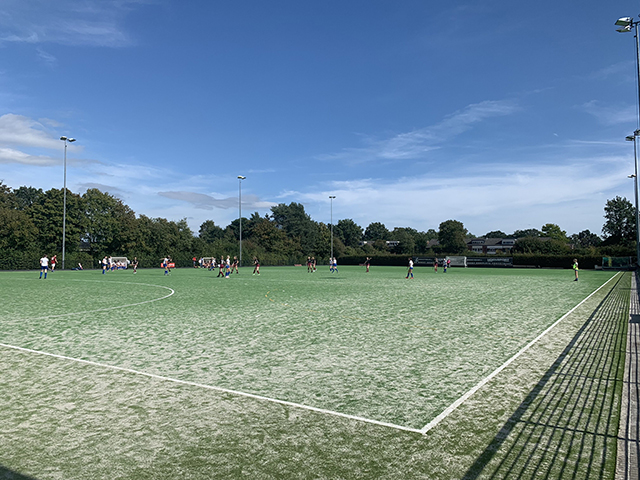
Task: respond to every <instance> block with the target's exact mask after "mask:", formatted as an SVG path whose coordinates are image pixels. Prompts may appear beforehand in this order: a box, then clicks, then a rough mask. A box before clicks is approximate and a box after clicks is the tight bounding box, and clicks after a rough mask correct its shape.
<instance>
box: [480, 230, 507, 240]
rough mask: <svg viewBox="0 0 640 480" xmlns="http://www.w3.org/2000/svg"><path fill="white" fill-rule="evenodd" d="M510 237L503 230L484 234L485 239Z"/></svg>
mask: <svg viewBox="0 0 640 480" xmlns="http://www.w3.org/2000/svg"><path fill="white" fill-rule="evenodd" d="M506 237H508V235H507V234H506V233H504V232H503V231H502V230H493V231H491V232H487V233H485V234H484V238H506Z"/></svg>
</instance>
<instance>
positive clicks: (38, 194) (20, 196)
mask: <svg viewBox="0 0 640 480" xmlns="http://www.w3.org/2000/svg"><path fill="white" fill-rule="evenodd" d="M69 193H70V192H69V191H68V190H67V194H69ZM13 195H14V197H15V199H16V208H17V209H18V210H25V209H27V208H29V207H31V206H33V205H34V204H36V203H38V201H39V200H40V199H41V198H42V197H43V196H44V192H43V191H42V189H41V188H34V187H20V188H18V189H17V190H14V191H13Z"/></svg>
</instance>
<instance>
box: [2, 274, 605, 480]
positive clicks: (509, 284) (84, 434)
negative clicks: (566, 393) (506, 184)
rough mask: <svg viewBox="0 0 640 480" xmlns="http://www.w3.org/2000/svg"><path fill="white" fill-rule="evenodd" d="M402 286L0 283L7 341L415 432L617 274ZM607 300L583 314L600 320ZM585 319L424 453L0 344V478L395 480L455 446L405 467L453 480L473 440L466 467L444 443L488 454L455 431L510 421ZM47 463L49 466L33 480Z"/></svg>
mask: <svg viewBox="0 0 640 480" xmlns="http://www.w3.org/2000/svg"><path fill="white" fill-rule="evenodd" d="M405 273H406V270H405V269H401V268H393V267H378V268H375V267H373V268H372V271H371V272H370V273H368V274H367V273H365V272H364V269H363V268H358V267H341V268H340V272H339V273H338V274H330V273H329V272H328V271H327V269H326V268H321V269H320V270H319V271H318V272H316V273H313V274H309V273H307V272H306V269H304V270H303V269H302V268H295V267H282V268H263V269H262V274H261V275H260V276H253V275H251V274H250V270H248V269H246V270H242V271H241V273H240V274H239V275H236V274H233V275H232V278H229V279H220V278H216V277H215V275H216V274H214V273H212V272H208V271H206V270H196V269H193V270H192V269H181V270H175V271H173V272H172V274H171V275H170V276H164V275H163V272H162V270H140V271H139V273H138V274H136V275H133V274H132V272H131V271H117V272H112V273H109V274H107V275H101V274H100V273H99V272H96V271H84V272H55V273H53V274H50V275H49V278H48V279H47V280H46V281H45V280H44V279H43V280H38V278H37V273H34V272H11V273H2V274H0V289H1V291H2V292H3V310H2V315H1V316H0V325H1V329H0V343H2V344H5V345H7V346H16V347H22V348H27V349H32V350H36V351H42V352H47V353H51V354H56V355H62V356H66V357H71V358H75V359H83V360H88V361H92V362H97V363H99V364H103V365H110V366H116V367H121V368H126V369H131V370H135V371H139V372H145V373H149V374H155V375H159V376H162V377H168V378H172V379H177V380H182V381H188V382H193V383H195V384H199V385H206V386H214V387H220V388H224V389H230V390H235V391H239V392H245V393H250V394H255V395H259V396H262V397H267V398H269V399H275V400H282V401H288V402H294V403H297V404H301V405H305V406H309V407H314V408H319V409H325V410H327V411H331V412H337V413H341V414H348V415H354V416H357V417H363V418H365V419H370V420H373V421H379V422H385V423H390V424H394V425H397V426H398V427H406V428H414V429H420V428H421V427H423V426H424V425H426V424H427V423H428V422H429V421H430V420H432V419H433V418H434V417H435V416H436V415H438V414H439V413H440V412H442V411H443V410H444V409H445V408H446V407H447V406H448V405H450V404H451V403H452V402H453V401H455V400H456V399H457V398H459V397H460V395H462V394H463V393H464V392H466V391H468V390H469V388H471V387H473V386H474V385H476V384H477V383H478V381H480V380H481V379H482V378H484V377H485V376H486V375H487V374H489V373H490V372H492V371H493V370H495V369H496V368H497V367H498V366H500V365H502V364H503V363H504V361H505V360H507V359H508V358H510V357H511V356H512V355H513V354H514V353H515V352H517V351H518V350H519V349H521V348H522V347H523V346H524V345H526V344H527V343H528V342H529V341H531V340H532V339H534V338H535V337H537V336H538V335H539V334H540V332H542V331H544V330H545V329H546V328H547V327H548V326H549V325H551V324H552V323H554V322H555V321H556V320H557V319H558V318H560V317H561V316H563V315H564V314H565V313H566V312H568V311H569V310H570V309H571V308H573V307H574V306H576V305H577V304H578V303H579V302H580V301H582V300H583V299H584V298H586V297H587V296H588V295H589V294H591V293H592V292H594V291H595V290H596V289H597V288H598V287H599V286H600V285H602V284H603V283H604V282H605V281H606V280H608V279H609V278H611V276H612V273H610V272H591V271H590V272H581V278H580V281H579V282H573V281H572V272H570V271H562V270H516V269H504V270H501V269H500V270H499V269H475V270H472V269H451V270H450V271H449V272H447V273H446V274H444V273H442V272H439V273H437V274H436V273H434V272H433V271H432V270H431V269H421V268H417V269H416V270H415V278H414V279H413V280H407V279H405V278H404V275H405ZM609 288H610V287H606V288H604V289H603V290H602V291H600V292H598V294H596V295H594V297H593V298H592V299H591V300H590V301H589V302H587V303H586V304H585V305H584V307H582V309H586V311H588V310H589V308H592V309H593V308H595V307H594V305H597V304H598V303H597V302H599V301H600V300H602V299H604V298H605V297H604V295H605V293H606V291H607V289H609ZM172 292H173V293H172ZM167 295H169V296H167ZM145 302H146V303H145ZM589 305H591V306H589ZM581 311H582V310H581V309H579V310H578V311H576V313H575V314H573V315H572V316H570V317H569V318H568V319H567V321H566V325H561V326H559V327H556V328H557V331H556V329H554V330H553V331H552V332H550V334H549V336H550V337H551V338H549V339H545V341H544V342H542V345H540V346H537V347H536V349H532V352H530V353H527V355H525V356H523V359H522V361H523V362H530V364H529V363H524V364H523V363H522V362H521V363H519V364H518V365H515V366H514V368H513V369H511V370H509V372H506V373H505V374H504V376H503V378H501V379H496V380H497V381H496V382H494V383H493V384H492V387H491V388H492V389H493V390H491V391H492V392H498V397H504V398H500V400H499V401H496V400H495V399H494V400H490V398H489V397H491V394H489V393H487V392H484V393H482V394H479V395H477V396H476V397H472V399H470V402H469V405H465V406H464V407H463V408H461V409H460V411H458V412H456V413H455V414H454V415H452V417H451V418H450V419H448V420H447V422H445V423H444V425H443V426H441V427H438V428H436V429H434V430H433V431H431V432H429V434H428V435H426V436H422V435H419V434H415V433H411V432H405V431H402V430H396V429H394V428H389V427H383V426H380V425H375V424H367V423H366V422H360V421H357V420H350V419H346V418H343V417H337V416H333V415H331V414H329V413H327V414H323V413H319V412H309V411H305V410H303V409H300V408H297V407H292V406H287V405H283V404H278V403H273V402H269V401H267V400H257V399H255V398H247V397H241V396H238V395H234V394H229V393H224V392H220V391H218V392H216V391H212V390H206V389H203V388H199V387H197V386H194V385H184V384H182V385H181V384H176V383H172V382H168V381H165V380H161V379H158V378H155V379H153V378H149V377H143V376H140V375H135V374H131V373H128V372H124V371H113V370H109V369H106V368H102V367H100V366H98V365H89V364H81V363H78V362H73V361H69V360H64V359H61V358H55V357H45V356H42V355H37V354H34V353H29V352H26V351H19V350H15V349H11V348H8V347H4V348H2V347H0V359H1V360H2V362H0V365H2V367H3V376H1V377H0V378H2V380H0V388H3V389H4V391H5V392H7V394H5V396H4V397H3V398H4V399H3V398H0V407H2V411H4V412H5V413H4V414H1V413H0V415H2V417H0V421H2V423H4V424H5V426H7V427H8V428H9V433H6V432H7V430H5V433H4V434H3V433H0V446H3V447H4V446H6V442H10V443H11V444H12V446H11V448H9V449H8V450H6V451H7V452H10V453H9V454H4V455H3V454H2V453H0V465H5V467H6V468H7V469H11V471H21V470H20V468H24V470H22V471H21V472H23V473H25V474H33V475H36V476H43V475H44V477H43V478H45V477H46V478H71V476H73V475H71V476H69V475H68V474H69V473H73V474H75V478H87V477H85V476H84V475H86V472H92V471H94V472H95V475H96V477H95V478H101V476H100V473H101V472H104V469H105V468H106V469H108V468H109V465H111V467H112V468H115V469H116V470H117V471H119V472H120V473H119V474H118V475H119V476H120V477H122V478H154V477H155V478H159V477H158V476H160V477H162V476H164V475H165V473H166V476H167V477H170V476H175V475H176V472H181V473H180V475H178V476H183V477H184V478H189V477H190V476H191V477H193V478H203V477H206V476H207V473H206V472H209V474H210V473H211V472H212V471H217V472H218V473H219V475H220V476H224V477H235V476H238V477H241V476H245V475H248V474H249V472H252V473H251V475H258V474H260V475H261V476H263V477H264V478H270V477H271V478H282V477H291V478H310V477H311V478H323V477H324V478H358V477H360V478H371V475H372V474H373V472H377V473H376V475H377V476H383V477H384V476H392V472H395V471H397V469H398V468H402V465H400V464H396V463H395V462H398V461H400V460H399V459H403V460H402V461H404V462H410V460H409V459H408V458H407V457H406V455H407V453H408V452H414V454H413V455H414V456H416V455H417V456H418V457H420V456H424V455H425V452H423V451H422V448H424V447H425V442H426V443H427V444H429V442H432V443H433V442H434V439H436V438H437V437H438V436H439V435H442V433H439V432H448V433H447V435H446V436H447V439H446V441H443V440H442V439H441V440H440V450H438V449H437V448H436V449H433V450H432V451H430V452H429V453H428V454H427V455H426V457H424V458H423V460H424V461H426V460H427V459H428V465H415V464H413V462H410V463H412V465H411V468H410V469H409V471H411V472H414V473H415V474H426V473H427V472H431V473H430V475H432V476H431V477H424V478H460V476H459V475H460V472H464V466H465V465H467V467H468V466H469V465H471V464H473V459H474V455H475V454H476V453H477V452H478V448H479V447H480V446H482V442H480V444H479V445H478V444H477V443H478V441H477V440H476V441H463V442H462V444H458V443H454V444H452V445H454V446H453V447H451V448H453V451H457V449H461V450H460V451H459V453H458V454H453V456H452V454H451V448H449V449H448V448H444V446H443V442H444V443H447V442H449V443H451V440H452V439H451V431H452V429H453V431H454V432H457V435H459V438H460V439H464V438H465V435H466V434H467V433H468V432H474V436H475V437H476V438H480V439H482V438H484V437H486V438H487V439H490V436H489V437H487V435H489V433H491V432H492V430H491V427H490V428H489V429H488V430H487V429H486V426H485V427H483V426H482V425H479V424H477V422H476V421H474V419H471V418H468V419H467V420H466V421H465V412H468V409H469V408H474V409H479V411H480V412H494V413H495V411H494V410H495V407H496V405H498V404H499V403H500V402H501V401H502V402H506V405H507V406H505V407H501V409H500V411H501V413H500V414H497V415H492V416H491V418H490V419H486V420H487V421H486V422H485V423H488V424H489V425H493V424H494V423H495V425H494V427H495V426H496V425H498V424H499V422H500V419H501V418H502V417H504V416H507V417H508V415H507V414H508V413H509V407H508V405H517V401H518V400H519V399H520V400H521V398H520V397H521V396H523V395H524V396H526V394H525V392H526V389H527V387H529V386H531V385H532V384H535V381H538V377H537V376H536V375H538V374H539V372H541V371H544V369H546V368H548V367H549V365H550V364H551V363H552V362H553V361H554V360H555V358H556V357H554V356H553V355H554V354H555V353H557V352H561V348H564V347H565V346H566V344H567V341H568V340H569V339H570V338H571V336H572V335H575V333H576V331H577V330H578V329H579V326H580V325H581V322H583V323H584V320H585V319H584V316H583V317H580V312H581ZM582 315H584V312H583V313H582ZM545 342H546V343H545ZM545 345H546V347H545ZM544 348H548V349H551V352H554V353H549V352H548V351H545V350H544ZM559 349H560V350H559ZM541 352H542V353H541ZM547 357H548V358H547ZM518 368H520V369H521V370H522V371H519V370H518ZM541 369H542V370H541ZM531 372H534V373H531ZM509 375H511V377H509ZM514 375H515V376H514ZM532 382H533V383H532ZM487 395H489V397H487ZM483 396H484V397H486V398H485V399H484V400H482V401H484V402H487V403H488V404H487V405H484V407H483V405H478V402H481V399H482V398H483ZM514 402H516V403H514ZM18 406H21V408H18ZM483 408H484V409H483ZM24 411H27V412H29V413H22V414H21V415H22V416H23V417H24V418H22V417H20V414H19V412H24ZM6 412H13V413H15V414H17V415H18V417H17V418H16V417H15V416H14V417H12V418H7V413H6ZM480 418H482V416H480ZM496 422H497V423H496ZM28 432H31V433H33V435H30V434H29V433H28ZM92 432H94V433H92ZM136 432H137V433H136ZM478 432H482V434H479V433H478ZM14 435H15V440H18V441H19V442H20V443H22V444H23V447H19V446H17V444H14V443H13V440H12V438H13V436H14ZM483 435H484V437H483ZM91 438H94V439H95V440H96V442H97V444H95V445H94V444H92V443H91V441H89V440H90V439H91ZM69 439H72V440H73V441H69ZM88 439H89V440H88ZM118 439H120V440H121V441H120V440H118ZM435 444H436V445H437V444H438V442H435ZM70 445H71V446H70ZM101 445H102V446H104V447H105V450H104V451H103V452H102V453H100V454H98V453H97V452H98V451H99V450H100V449H101V448H102V447H101ZM138 448H140V452H138V453H136V452H137V449H138ZM2 451H3V449H0V452H2ZM480 451H481V450H480ZM28 452H32V453H28ZM33 452H35V453H33ZM90 452H94V455H93V456H94V457H96V458H100V459H101V462H103V464H102V465H101V466H95V463H92V461H91V460H90V457H92V455H91V453H90ZM338 452H339V455H340V456H343V457H344V461H341V460H340V459H339V458H337V457H336V455H338ZM393 452H395V453H393ZM49 456H54V457H55V456H57V457H56V458H61V459H63V458H65V457H66V458H67V459H68V460H67V461H66V462H62V460H61V461H58V462H51V461H50V459H49V461H48V460H47V459H48V458H49ZM88 457H89V458H88ZM452 458H453V459H457V460H455V461H454V460H452ZM80 459H82V461H80ZM438 459H439V460H438ZM61 462H62V463H61ZM47 464H49V465H54V464H55V465H56V467H55V468H53V469H52V470H51V471H48V470H47V469H46V468H45V469H44V470H43V465H47ZM65 465H66V466H65ZM83 465H84V466H83ZM92 465H93V466H94V469H93V470H92ZM296 465H297V466H296ZM347 466H348V467H347ZM1 468H2V467H0V472H2V470H1ZM163 472H165V473H163ZM445 472H450V474H451V475H453V476H450V477H448V476H446V475H447V474H446V473H445ZM454 472H458V473H454ZM307 474H308V475H307ZM118 475H114V477H113V478H117V476H118ZM408 475H409V474H408ZM455 475H458V476H455ZM409 476H411V475H409ZM418 478H419V475H418Z"/></svg>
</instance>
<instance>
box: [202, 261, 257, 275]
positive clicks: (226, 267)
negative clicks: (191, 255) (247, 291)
mask: <svg viewBox="0 0 640 480" xmlns="http://www.w3.org/2000/svg"><path fill="white" fill-rule="evenodd" d="M201 260H202V263H200V262H198V263H199V265H200V266H202V267H203V268H208V269H209V271H211V270H215V269H216V268H218V275H217V277H216V278H218V277H222V278H229V277H230V276H231V274H232V273H233V272H234V271H235V272H236V273H240V270H238V266H239V265H240V262H239V261H238V257H237V256H235V255H234V256H233V260H231V256H230V255H227V257H226V258H224V255H223V256H222V257H220V262H219V263H218V262H216V258H215V257H212V258H211V260H210V261H205V260H204V258H202V259H201ZM253 275H260V260H258V258H257V257H253Z"/></svg>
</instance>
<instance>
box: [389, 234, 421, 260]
mask: <svg viewBox="0 0 640 480" xmlns="http://www.w3.org/2000/svg"><path fill="white" fill-rule="evenodd" d="M413 232H416V231H415V230H414V229H412V228H402V227H396V228H394V229H393V232H391V238H393V240H397V241H398V242H399V243H398V245H396V246H395V247H393V249H392V251H393V253H399V254H402V255H413V254H414V252H415V249H416V242H415V240H414V238H413V235H412V233H413ZM416 233H417V232H416Z"/></svg>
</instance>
